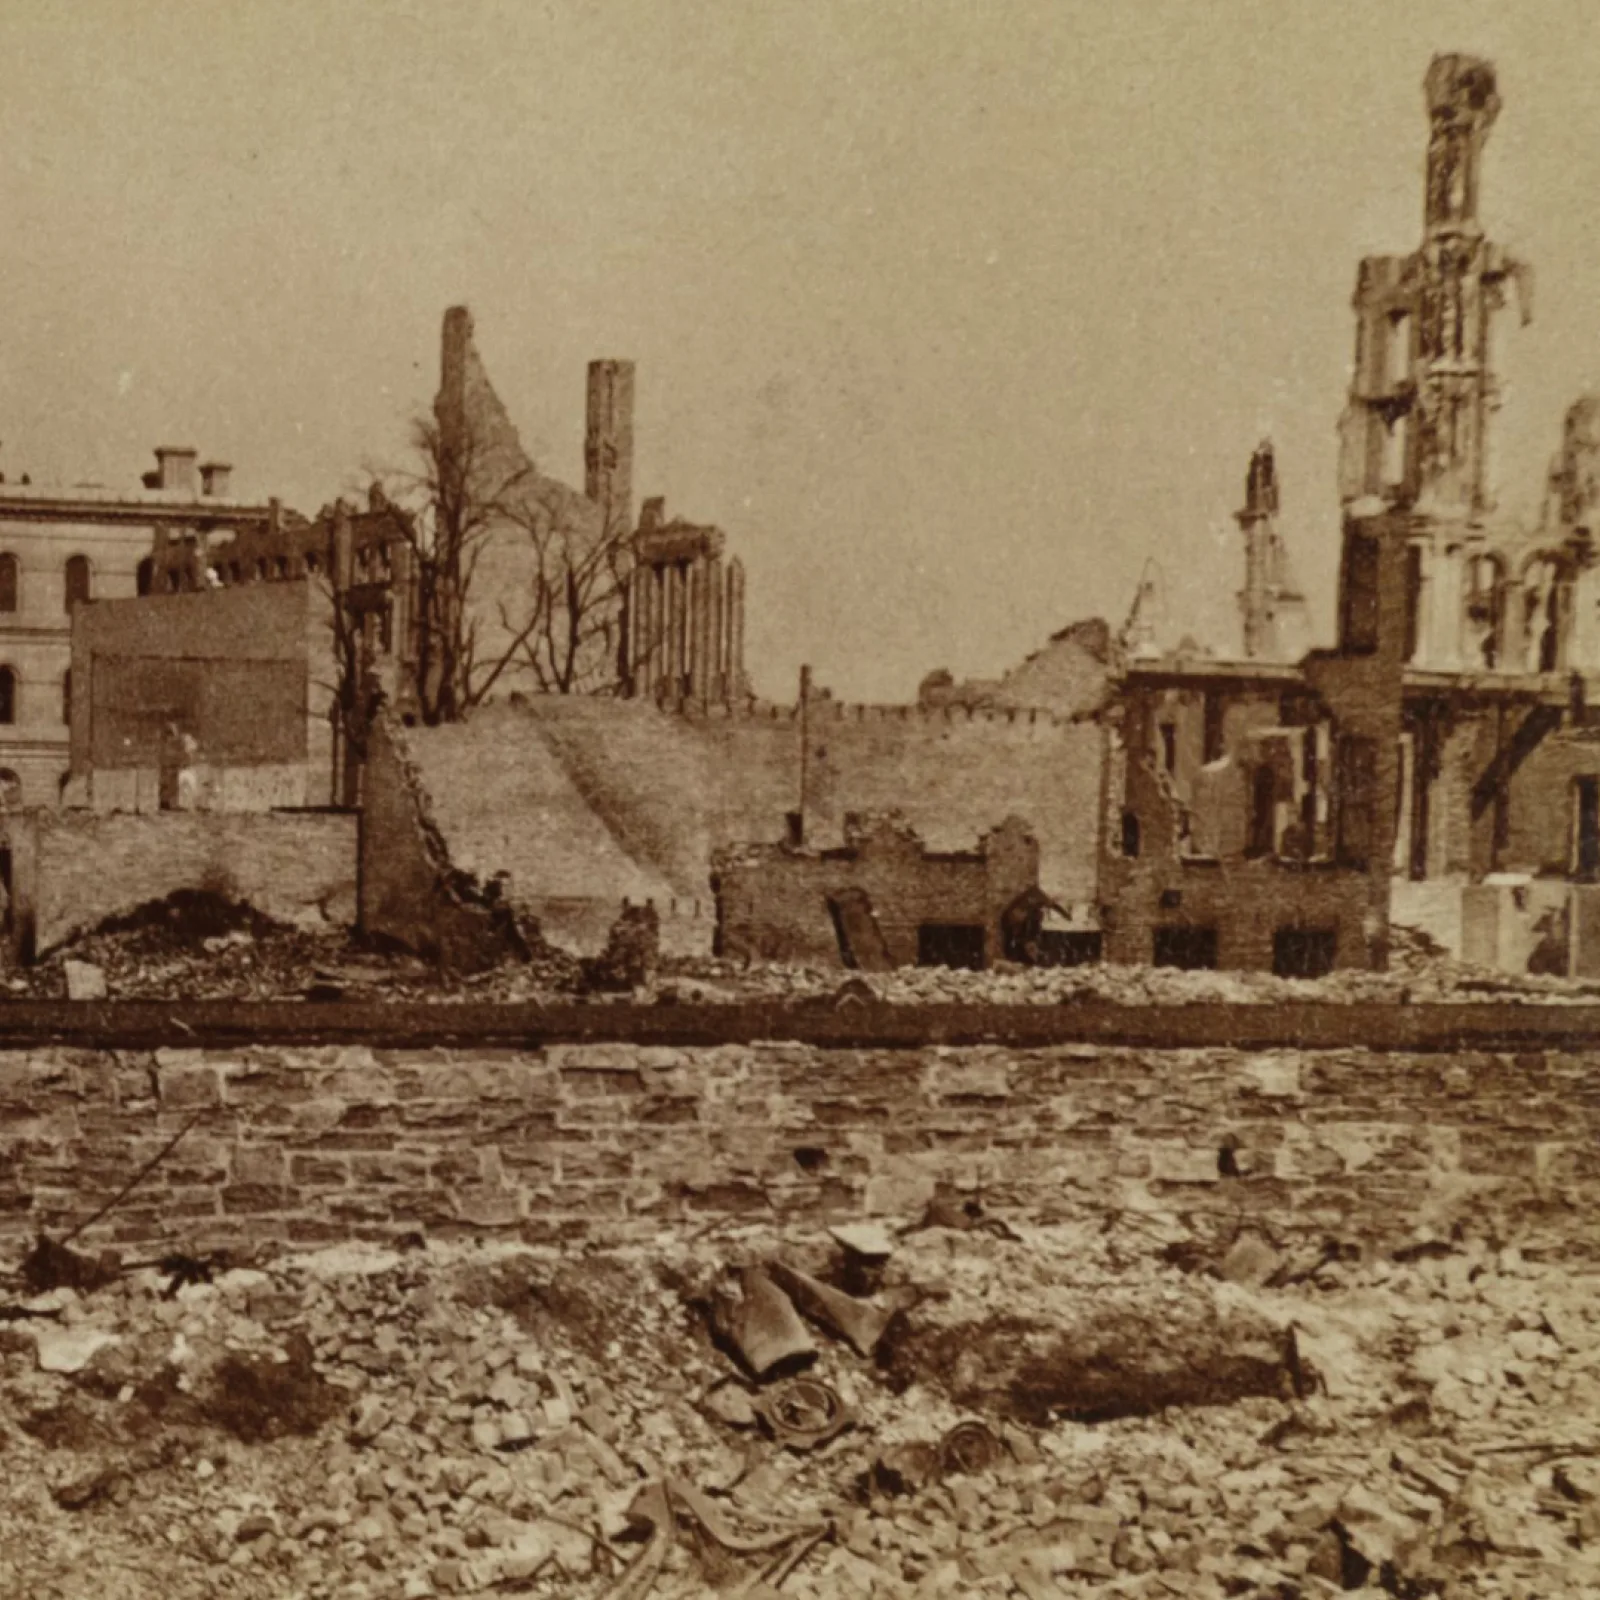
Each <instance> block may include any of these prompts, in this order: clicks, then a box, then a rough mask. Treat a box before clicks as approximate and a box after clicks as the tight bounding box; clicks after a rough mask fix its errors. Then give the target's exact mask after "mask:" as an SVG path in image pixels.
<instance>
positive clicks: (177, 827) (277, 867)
mask: <svg viewBox="0 0 1600 1600" xmlns="http://www.w3.org/2000/svg"><path fill="white" fill-rule="evenodd" d="M4 836H5V840H6V844H7V847H8V848H9V849H10V850H11V852H12V873H13V882H14V885H15V906H14V911H15V916H14V918H13V922H14V924H15V926H16V929H17V933H18V935H19V936H20V935H21V934H22V933H23V931H24V929H26V928H28V927H30V926H31V930H32V938H33V942H34V945H35V948H36V949H37V950H38V951H39V952H41V953H42V952H44V951H47V950H50V949H53V948H54V947H56V946H57V945H60V944H62V943H64V942H65V941H66V940H67V939H68V938H69V937H70V936H71V935H72V934H73V933H75V932H78V931H80V930H84V929H89V928H93V927H95V926H96V925H97V924H98V923H100V922H102V921H104V920H105V919H106V918H107V917H112V916H117V915H119V914H121V913H123V912H126V911H131V910H133V909H134V907H136V906H139V905H142V904H144V903H145V902H146V901H149V900H159V899H161V898H163V897H164V896H166V895H168V894H171V893H172V892H173V891H174V890H175V889H213V890H216V891H217V892H219V893H222V894H225V895H228V896H229V897H231V898H235V899H240V900H246V901H248V902H249V903H250V904H251V905H253V906H255V907H257V908H258V909H259V910H261V911H264V912H265V913H266V914H267V915H268V916H273V917H278V918H281V919H282V920H284V921H286V922H310V923H320V922H327V921H331V922H337V923H343V924H348V923H350V922H353V921H354V919H355V887H356V819H355V817H354V816H353V815H349V814H346V813H340V812H270V813H267V814H265V815H253V816H245V815H230V814H227V813H220V812H192V811H191V812H184V811H162V812H157V813H154V814H151V815H147V816H139V815H132V814H122V813H117V814H112V815H96V814H94V813H90V812H81V811H64V812H48V811H42V812H30V813H27V814H24V815H19V816H11V817H7V818H5V819H4Z"/></svg>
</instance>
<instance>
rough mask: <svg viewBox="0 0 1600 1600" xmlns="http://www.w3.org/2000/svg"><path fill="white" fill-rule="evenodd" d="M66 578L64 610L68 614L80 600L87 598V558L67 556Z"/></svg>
mask: <svg viewBox="0 0 1600 1600" xmlns="http://www.w3.org/2000/svg"><path fill="white" fill-rule="evenodd" d="M66 576H67V584H66V590H67V594H66V609H67V611H68V612H69V613H70V612H71V610H72V608H73V607H74V606H75V605H76V604H77V603H78V602H79V601H80V600H88V598H89V558H88V556H68V557H67V573H66Z"/></svg>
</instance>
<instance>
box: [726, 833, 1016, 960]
mask: <svg viewBox="0 0 1600 1600" xmlns="http://www.w3.org/2000/svg"><path fill="white" fill-rule="evenodd" d="M1038 882H1039V847H1038V844H1037V842H1036V841H1035V840H1034V838H1033V836H1032V835H1031V833H1030V832H1029V831H1028V828H1027V825H1026V824H1025V823H1021V822H1018V821H1016V820H1015V819H1013V820H1012V821H1011V822H1010V823H1009V824H1002V825H1001V827H1000V828H998V829H995V830H994V831H993V832H991V833H989V834H987V835H985V836H984V838H983V839H981V840H979V841H977V848H976V849H973V850H969V851H962V852H959V853H957V852H950V853H942V854H941V853H935V852H930V851H929V850H928V849H927V848H926V846H925V845H924V844H923V842H922V840H921V839H920V838H919V837H918V836H917V834H916V832H915V831H914V830H913V829H911V828H910V827H908V826H907V825H906V824H905V823H904V821H903V819H900V818H896V817H892V816H891V817H877V818H866V819H862V820H861V821H860V822H857V823H853V824H851V825H850V826H849V827H848V828H847V833H846V842H845V845H844V847H843V848H841V849H839V850H827V851H814V850H803V849H791V848H789V847H788V846H786V845H769V846H761V847H757V848H754V849H745V850H742V851H730V852H729V853H728V855H727V856H726V857H725V858H723V859H721V860H719V861H718V863H717V910H718V916H717V925H718V929H719V931H720V937H721V944H720V950H721V953H722V954H723V955H725V956H730V957H733V958H734V959H743V958H747V957H748V958H755V959H759V960H769V961H804V962H810V963H814V964H817V965H822V966H834V965H838V964H839V963H840V960H841V951H840V948H839V941H838V938H837V936H836V934H835V931H834V924H833V918H832V914H831V912H830V909H829V900H830V897H833V896H838V895H840V894H842V893H846V892H849V891H856V892H860V893H864V894H865V895H866V896H867V898H868V900H869V902H870V904H871V907H872V914H873V919H874V921H875V922H876V924H877V927H878V929H879V931H880V932H881V933H882V935H883V941H884V945H885V947H886V949H887V953H888V957H889V960H890V961H891V962H893V963H894V964H895V965H896V966H912V965H915V964H916V962H917V960H918V958H919V938H918V935H919V929H920V928H921V927H922V926H923V925H924V924H927V923H940V924H959V925H963V926H970V927H974V928H978V929H981V930H982V936H983V954H984V962H985V964H986V965H989V964H992V963H993V962H995V961H996V960H998V959H999V958H1000V957H1001V956H1002V955H1003V954H1004V930H1003V927H1002V920H1003V918H1004V916H1005V913H1006V911H1007V909H1008V908H1009V907H1010V906H1011V905H1012V904H1013V903H1014V902H1015V901H1016V900H1017V899H1018V898H1019V897H1020V896H1022V895H1023V894H1024V893H1025V892H1026V891H1027V890H1029V889H1033V888H1036V887H1037V886H1038Z"/></svg>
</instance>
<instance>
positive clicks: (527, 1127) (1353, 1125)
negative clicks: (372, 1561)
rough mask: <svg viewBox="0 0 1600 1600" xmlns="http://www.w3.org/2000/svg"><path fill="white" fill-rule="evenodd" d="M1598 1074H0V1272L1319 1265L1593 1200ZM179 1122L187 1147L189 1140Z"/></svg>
mask: <svg viewBox="0 0 1600 1600" xmlns="http://www.w3.org/2000/svg"><path fill="white" fill-rule="evenodd" d="M1597 1069H1600V1055H1596V1054H1592V1053H1591V1054H1564V1053H1558V1052H1554V1051H1545V1052H1540V1053H1537V1054H1525V1055H1516V1056H1512V1055H1506V1054H1463V1055H1454V1056H1451V1055H1439V1054H1428V1055H1413V1054H1398V1053H1394V1054H1376V1053H1368V1052H1365V1051H1360V1050H1352V1051H1348V1052H1332V1051H1327V1052H1294V1053H1281V1052H1280V1053H1269V1054H1246V1053H1242V1052H1238V1051H1209V1050H1208V1051H1199V1050H1168V1051H1139V1050H1125V1049H1109V1048H1103V1047H1097V1046H1084V1045H1076V1046H1060V1047H1055V1048H1050V1049H1041V1050H1036V1051H1012V1050H1004V1049H1000V1048H996V1047H974V1048H963V1049H954V1048H952V1049H943V1048H933V1047H929V1048H924V1049H912V1050H880V1051H866V1050H831V1051H828V1050H819V1049H816V1048H813V1047H810V1046H803V1045H793V1044H770V1045H732V1046H725V1047H720V1048H715V1049H705V1050H680V1049H665V1048H648V1047H643V1046H637V1045H609V1044H606V1045H600V1044H596V1045H569V1046H552V1047H550V1048H549V1049H547V1050H543V1051H515V1050H506V1051H499V1050H488V1049H479V1050H470V1051H468V1050H463V1051H459V1052H458V1051H443V1050H438V1051H415V1050H413V1051H406V1050H395V1051H391V1050H383V1049H370V1048H367V1047H363V1046H339V1047H324V1048H301V1047H287V1046H283V1047H276V1046H275V1047H268V1046H261V1047H255V1048H250V1049H245V1050H242V1051H237V1052H222V1051H201V1050H192V1051H172V1050H161V1051H155V1052H134V1051H74V1050H66V1049H61V1048H55V1049H33V1050H12V1051H7V1052H4V1053H0V1262H3V1261H5V1260H13V1261H14V1260H15V1259H17V1258H19V1257H20V1255H21V1254H22V1252H23V1251H24V1250H25V1249H26V1247H27V1243H28V1240H29V1239H30V1237H31V1236H32V1234H33V1233H34V1232H35V1231H36V1230H39V1229H43V1230H45V1231H47V1232H49V1233H51V1234H52V1235H54V1236H56V1237H60V1236H62V1235H63V1234H64V1233H66V1232H67V1231H68V1230H69V1229H71V1228H72V1227H73V1226H75V1225H76V1224H78V1223H80V1222H81V1221H83V1220H84V1219H85V1218H87V1217H88V1216H90V1215H92V1214H93V1213H94V1211H95V1210H96V1209H97V1208H98V1207H99V1206H100V1205H102V1204H103V1203H104V1202H105V1201H107V1200H109V1199H110V1198H111V1197H112V1196H113V1195H114V1194H115V1193H116V1192H117V1191H118V1190H119V1189H120V1188H121V1187H122V1186H123V1185H124V1184H125V1183H126V1182H127V1180H128V1179H129V1178H130V1177H131V1176H132V1175H133V1174H134V1173H135V1172H136V1171H137V1170H138V1169H139V1168H140V1167H141V1165H143V1164H144V1163H145V1162H146V1161H148V1160H149V1159H150V1158H151V1156H153V1155H154V1154H155V1152H156V1151H158V1150H159V1149H160V1148H161V1146H162V1145H163V1143H164V1142H165V1141H166V1140H168V1139H169V1138H170V1137H171V1136H172V1135H173V1134H174V1133H175V1132H177V1131H178V1130H179V1129H180V1128H185V1127H187V1128H188V1131H187V1132H186V1133H185V1134H184V1136H183V1138H182V1139H181V1141H180V1142H179V1143H178V1145H177V1146H176V1148H175V1149H174V1150H173V1151H172V1153H171V1154H170V1155H169V1156H168V1157H167V1158H166V1159H165V1160H164V1161H163V1162H162V1163H161V1164H160V1165H159V1167H157V1168H156V1169H155V1171H154V1172H153V1173H152V1174H151V1176H150V1177H149V1178H148V1179H147V1180H146V1181H145V1182H143V1183H142V1184H141V1185H140V1186H139V1187H138V1188H137V1189H136V1190H135V1191H134V1192H133V1193H132V1194H131V1195H130V1196H129V1197H128V1198H127V1199H126V1200H125V1201H124V1202H123V1203H122V1204H120V1205H119V1206H118V1207H117V1208H116V1209H115V1210H114V1211H113V1212H112V1213H111V1214H110V1215H109V1216H108V1217H107V1218H106V1219H105V1221H104V1222H101V1223H98V1224H96V1225H95V1226H94V1227H93V1228H91V1229H89V1230H88V1231H87V1232H86V1233H85V1234H84V1235H83V1236H82V1238H81V1239H80V1240H79V1241H78V1243H79V1247H80V1248H94V1247H99V1246H106V1245H116V1246H119V1247H122V1248H124V1249H127V1248H130V1247H131V1248H136V1249H140V1250H143V1249H147V1248H151V1247H157V1246H160V1245H170V1246H176V1247H180V1248H183V1249H187V1250H202V1249H208V1248H215V1247H217V1246H220V1245H242V1244H251V1243H258V1242H285V1243H289V1244H307V1245H310V1244H314V1243H319V1242H323V1241H327V1240H333V1239H344V1238H371V1239H398V1238H400V1237H401V1236H403V1235H405V1234H407V1233H411V1232H415V1231H422V1232H424V1233H427V1234H433V1235H438V1234H445V1233H460V1232H471V1231H479V1230H482V1231H489V1232H503V1233H505V1234H506V1235H508V1236H513V1237H516V1236H520V1237H522V1238H525V1239H531V1240H542V1239H551V1238H571V1239H579V1238H595V1239H607V1240H609V1239H616V1238H621V1237H625V1236H633V1237H648V1236H649V1235H650V1234H652V1233H653V1232H654V1231H655V1230H656V1229H657V1228H659V1227H660V1226H661V1225H662V1224H663V1223H665V1222H668V1221H682V1220H686V1219H687V1220H692V1219H694V1218H696V1217H708V1218H709V1217H720V1216H727V1215H751V1216H762V1217H773V1216H783V1217H792V1218H815V1219H818V1220H821V1219H824V1218H826V1219H830V1220H836V1219H840V1218H848V1217H859V1216H865V1215H874V1216H886V1217H904V1218H913V1219H914V1218H915V1217H916V1216H918V1215H919V1214H920V1213H921V1210H922V1208H923V1206H924V1204H925V1203H926V1201H927V1200H928V1198H929V1197H930V1196H931V1195H932V1194H933V1193H934V1190H935V1187H936V1186H939V1185H949V1186H954V1187H955V1188H956V1189H958V1190H967V1191H971V1192H974V1193H978V1194H980V1195H981V1197H982V1199H983V1202H984V1205H985V1206H986V1208H988V1209H990V1210H993V1211H998V1212H1001V1213H1004V1212H1005V1211H1006V1210H1007V1209H1008V1208H1011V1207H1027V1208H1029V1209H1030V1211H1032V1212H1034V1213H1035V1214H1039V1213H1043V1214H1046V1215H1048V1214H1051V1213H1055V1214H1058V1215H1060V1214H1066V1215H1072V1214H1077V1215H1081V1214H1083V1213H1084V1212H1085V1211H1088V1212H1090V1213H1093V1212H1096V1211H1100V1212H1110V1211H1112V1210H1127V1209H1131V1210H1163V1211H1170V1212H1178V1213H1184V1214H1203V1213H1209V1214H1212V1215H1213V1216H1215V1217H1216V1218H1218V1219H1219V1220H1222V1221H1226V1222H1227V1223H1228V1224H1229V1225H1236V1224H1238V1223H1241V1222H1243V1221H1245V1220H1247V1219H1251V1218H1254V1219H1256V1220H1257V1221H1258V1222H1260V1223H1261V1224H1263V1225H1265V1226H1266V1227H1267V1228H1268V1229H1269V1230H1275V1231H1278V1232H1280V1233H1283V1232H1288V1233H1293V1234H1301V1235H1306V1236H1309V1237H1311V1238H1314V1239H1318V1240H1320V1239H1321V1238H1323V1237H1325V1236H1326V1237H1335V1238H1343V1239H1346V1240H1352V1239H1360V1240H1362V1241H1363V1242H1372V1241H1374V1240H1378V1239H1393V1238H1409V1237H1413V1236H1415V1235H1416V1234H1417V1233H1418V1232H1419V1231H1426V1230H1429V1229H1432V1230H1434V1231H1435V1232H1439V1233H1447V1232H1448V1229H1449V1227H1450V1225H1451V1223H1452V1222H1453V1221H1454V1220H1457V1219H1459V1218H1462V1217H1468V1216H1470V1218H1471V1219H1472V1220H1473V1222H1474V1223H1475V1225H1477V1226H1479V1227H1482V1226H1483V1225H1485V1223H1486V1222H1487V1221H1489V1220H1492V1218H1493V1216H1494V1215H1495V1214H1496V1211H1497V1208H1498V1207H1500V1206H1502V1205H1505V1206H1511V1205H1515V1206H1517V1207H1518V1208H1519V1225H1521V1224H1522V1223H1523V1222H1525V1221H1526V1219H1527V1218H1528V1217H1529V1216H1536V1215H1538V1214H1540V1212H1541V1211H1542V1210H1543V1209H1546V1208H1548V1209H1549V1210H1550V1212H1551V1214H1552V1215H1553V1216H1555V1217H1556V1218H1557V1219H1558V1221H1559V1219H1560V1218H1562V1217H1565V1218H1566V1219H1567V1220H1566V1222H1565V1223H1564V1224H1562V1226H1564V1228H1565V1229H1566V1230H1567V1231H1570V1232H1571V1233H1573V1234H1574V1235H1581V1234H1582V1233H1584V1232H1585V1230H1584V1229H1583V1228H1582V1226H1581V1224H1580V1223H1579V1222H1577V1221H1575V1220H1573V1219H1575V1218H1581V1217H1582V1216H1584V1215H1586V1214H1589V1213H1590V1212H1591V1211H1592V1208H1593V1207H1594V1205H1595V1204H1596V1203H1597V1202H1600V1182H1597V1179H1600V1155H1597V1153H1596V1152H1597V1151H1600V1142H1597V1140H1596V1137H1595V1134H1596V1127H1597V1123H1600V1095H1597V1093H1596V1084H1597V1082H1600V1071H1597ZM191 1120H192V1126H190V1123H191Z"/></svg>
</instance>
